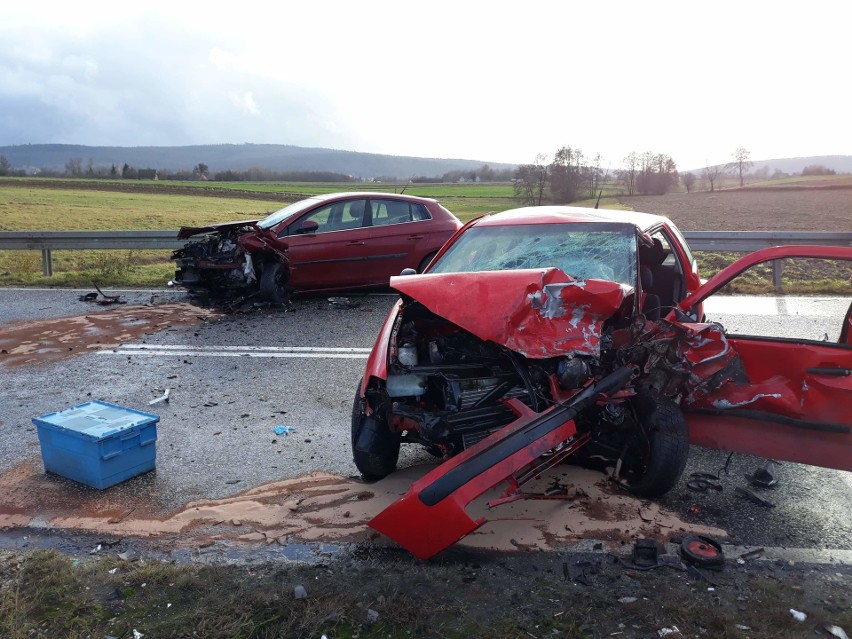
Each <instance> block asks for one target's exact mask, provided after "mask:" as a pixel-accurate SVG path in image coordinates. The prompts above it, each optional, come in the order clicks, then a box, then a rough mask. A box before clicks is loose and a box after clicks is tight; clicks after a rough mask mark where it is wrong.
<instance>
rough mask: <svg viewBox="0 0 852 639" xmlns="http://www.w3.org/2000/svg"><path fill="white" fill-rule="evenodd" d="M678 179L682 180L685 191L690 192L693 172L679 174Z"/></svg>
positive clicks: (692, 183)
mask: <svg viewBox="0 0 852 639" xmlns="http://www.w3.org/2000/svg"><path fill="white" fill-rule="evenodd" d="M680 181H681V182H683V185H684V186H685V187H686V192H687V193H692V189H693V187H694V186H695V174H694V173H684V174H682V175H681V176H680Z"/></svg>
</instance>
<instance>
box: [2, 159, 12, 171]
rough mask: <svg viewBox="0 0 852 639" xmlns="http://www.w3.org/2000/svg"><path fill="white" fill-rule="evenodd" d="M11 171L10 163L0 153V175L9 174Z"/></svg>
mask: <svg viewBox="0 0 852 639" xmlns="http://www.w3.org/2000/svg"><path fill="white" fill-rule="evenodd" d="M11 171H12V163H11V162H9V159H8V158H7V157H6V156H5V155H0V175H9V173H10V172H11Z"/></svg>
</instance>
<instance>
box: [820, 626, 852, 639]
mask: <svg viewBox="0 0 852 639" xmlns="http://www.w3.org/2000/svg"><path fill="white" fill-rule="evenodd" d="M823 630H825V631H826V632H827V633H828V634H830V635H831V636H832V637H837V639H849V635H847V634H846V631H845V630H844V629H843V628H841V627H840V626H831V625H825V626H823Z"/></svg>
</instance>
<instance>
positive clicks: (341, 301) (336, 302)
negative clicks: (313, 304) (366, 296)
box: [328, 297, 360, 308]
mask: <svg viewBox="0 0 852 639" xmlns="http://www.w3.org/2000/svg"><path fill="white" fill-rule="evenodd" d="M328 303H329V304H330V305H331V306H333V307H334V308H358V306H360V304H359V303H358V302H353V301H352V300H350V299H349V298H348V297H329V298H328Z"/></svg>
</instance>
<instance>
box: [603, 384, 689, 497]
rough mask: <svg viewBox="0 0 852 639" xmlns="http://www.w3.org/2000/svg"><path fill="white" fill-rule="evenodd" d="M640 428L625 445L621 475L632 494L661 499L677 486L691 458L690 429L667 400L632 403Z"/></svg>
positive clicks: (649, 397) (646, 399)
mask: <svg viewBox="0 0 852 639" xmlns="http://www.w3.org/2000/svg"><path fill="white" fill-rule="evenodd" d="M633 410H634V414H635V416H636V421H637V429H636V432H635V433H634V434H633V436H632V437H631V439H630V440H629V441H628V442H627V443H626V444H625V447H624V454H623V455H622V469H621V472H620V473H619V474H620V476H621V477H622V478H623V479H624V480H626V482H627V485H628V487H629V489H630V492H632V493H634V494H636V495H640V496H642V497H659V496H661V495H664V494H666V493H667V492H668V491H670V490H671V489H672V488H674V486H675V484H677V482H678V480H679V479H680V476H681V475H682V474H683V469H684V468H685V467H686V459H687V457H688V455H689V430H688V427H687V424H686V420H685V419H684V417H683V413H682V412H681V410H680V407H679V406H678V405H677V404H675V403H674V402H673V401H672V400H670V399H669V398H667V397H663V396H660V395H639V396H637V397H636V398H635V400H634V401H633Z"/></svg>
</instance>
